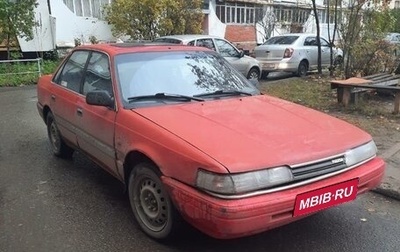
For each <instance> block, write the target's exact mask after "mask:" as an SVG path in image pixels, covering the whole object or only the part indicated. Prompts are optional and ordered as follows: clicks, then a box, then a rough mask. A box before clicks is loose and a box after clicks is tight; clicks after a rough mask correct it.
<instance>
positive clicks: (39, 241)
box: [0, 86, 400, 252]
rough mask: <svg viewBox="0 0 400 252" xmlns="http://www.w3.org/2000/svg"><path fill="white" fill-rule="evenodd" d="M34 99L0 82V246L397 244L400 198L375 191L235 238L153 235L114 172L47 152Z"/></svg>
mask: <svg viewBox="0 0 400 252" xmlns="http://www.w3.org/2000/svg"><path fill="white" fill-rule="evenodd" d="M36 101H37V97H36V89H35V87H34V86H32V87H22V88H0V251H1V252H3V251H4V252H9V251H10V252H14V251H18V252H20V251H21V252H24V251H29V252H47V251H49V252H53V251H71V252H76V251H78V252H79V251H107V252H113V251H138V252H141V251H210V252H213V251H218V252H219V251H230V252H235V251H238V252H245V251H280V252H281V251H282V252H285V251H310V252H314V251H324V252H325V251H328V252H329V251H333V252H336V251H337V252H342V251H346V252H353V251H363V252H375V251H385V252H386V251H389V252H392V251H393V252H397V251H399V247H400V236H399V234H400V225H399V223H400V201H397V200H393V199H391V198H388V197H386V196H382V195H378V194H375V193H366V194H363V195H360V196H359V197H357V200H355V201H353V202H349V203H346V204H343V205H340V206H337V207H333V208H331V209H328V210H325V211H322V212H319V213H317V214H315V215H312V216H309V217H307V218H305V219H302V220H300V221H297V222H294V223H291V224H289V225H285V226H283V227H280V228H277V229H274V230H270V231H268V232H264V233H262V234H259V235H255V236H251V237H245V238H242V239H235V240H228V241H224V240H222V241H221V240H215V239H212V238H210V237H207V236H205V235H203V234H201V233H200V232H198V231H196V230H194V229H191V228H188V231H187V232H186V233H185V234H184V236H182V238H181V239H180V240H179V241H177V242H176V243H174V244H161V243H158V242H156V241H153V240H151V239H149V238H148V237H147V236H146V235H144V234H143V233H142V232H141V231H140V229H139V227H138V225H137V224H136V223H135V221H134V218H133V214H132V212H131V209H130V206H129V202H128V200H127V197H126V195H125V194H124V193H123V191H122V188H121V185H120V183H119V182H118V181H117V180H116V179H114V178H113V177H112V176H110V175H109V174H107V173H106V172H104V171H103V170H102V169H100V168H99V167H98V166H96V165H95V164H94V163H92V162H91V161H90V160H88V159H87V158H85V157H84V156H83V155H81V154H80V153H75V154H74V157H73V159H72V160H62V159H58V158H55V157H53V156H52V155H51V153H50V150H49V147H48V139H47V133H46V127H45V125H44V123H43V121H42V120H41V118H40V117H39V115H38V113H37V110H36ZM389 150H390V152H389ZM389 150H388V151H387V152H386V153H383V156H384V158H385V159H386V161H387V163H388V172H387V173H386V177H385V182H384V183H386V180H387V179H390V178H392V177H393V179H394V177H395V176H396V175H398V172H397V170H393V169H398V167H399V165H398V164H399V161H400V160H399V159H398V155H399V151H398V150H397V147H393V148H391V149H389ZM386 156H387V157H386ZM389 167H391V168H389ZM392 171H393V172H392ZM391 185H392V186H394V184H393V183H391ZM383 191H384V192H386V191H387V190H386V189H383Z"/></svg>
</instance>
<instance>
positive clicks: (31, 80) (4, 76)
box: [0, 60, 59, 87]
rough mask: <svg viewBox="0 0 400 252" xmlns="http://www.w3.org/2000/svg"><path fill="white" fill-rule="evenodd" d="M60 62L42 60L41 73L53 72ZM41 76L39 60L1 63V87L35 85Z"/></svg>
mask: <svg viewBox="0 0 400 252" xmlns="http://www.w3.org/2000/svg"><path fill="white" fill-rule="evenodd" d="M58 64H59V62H58V61H51V60H45V61H41V66H40V67H41V74H42V75H44V74H51V73H53V72H54V71H55V69H56V68H57V66H58ZM38 77H39V73H38V65H37V62H21V63H0V87H4V86H22V85H33V84H36V83H37V80H38Z"/></svg>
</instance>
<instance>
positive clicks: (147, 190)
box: [134, 177, 168, 232]
mask: <svg viewBox="0 0 400 252" xmlns="http://www.w3.org/2000/svg"><path fill="white" fill-rule="evenodd" d="M134 195H135V199H134V204H135V208H136V211H137V213H138V215H139V218H140V219H141V221H142V222H143V224H144V225H145V226H146V227H147V228H148V229H150V230H152V231H153V232H159V231H161V230H162V229H163V228H164V227H165V226H166V225H167V222H168V203H167V199H166V197H165V195H164V193H163V190H162V188H161V185H160V184H158V183H157V182H156V181H154V180H152V179H151V178H148V177H146V178H143V179H141V180H140V181H139V183H138V184H137V185H136V186H135V192H134Z"/></svg>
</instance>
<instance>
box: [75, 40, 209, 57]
mask: <svg viewBox="0 0 400 252" xmlns="http://www.w3.org/2000/svg"><path fill="white" fill-rule="evenodd" d="M74 50H94V51H103V52H106V53H108V54H109V55H117V54H125V53H136V52H163V51H211V50H210V49H207V48H204V47H194V46H187V45H178V44H171V43H155V42H151V43H110V44H94V45H82V46H78V47H75V48H74Z"/></svg>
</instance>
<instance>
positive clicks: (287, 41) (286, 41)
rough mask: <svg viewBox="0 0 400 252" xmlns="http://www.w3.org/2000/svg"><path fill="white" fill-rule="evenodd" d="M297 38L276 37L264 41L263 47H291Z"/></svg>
mask: <svg viewBox="0 0 400 252" xmlns="http://www.w3.org/2000/svg"><path fill="white" fill-rule="evenodd" d="M298 38H299V36H277V37H272V38H270V39H268V40H267V41H265V43H264V45H291V44H293V43H294V42H295V41H296V40H297V39H298Z"/></svg>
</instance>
